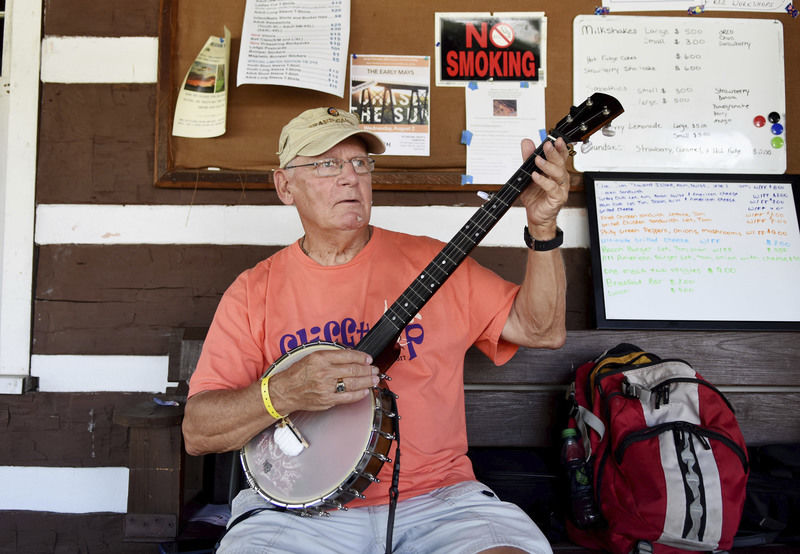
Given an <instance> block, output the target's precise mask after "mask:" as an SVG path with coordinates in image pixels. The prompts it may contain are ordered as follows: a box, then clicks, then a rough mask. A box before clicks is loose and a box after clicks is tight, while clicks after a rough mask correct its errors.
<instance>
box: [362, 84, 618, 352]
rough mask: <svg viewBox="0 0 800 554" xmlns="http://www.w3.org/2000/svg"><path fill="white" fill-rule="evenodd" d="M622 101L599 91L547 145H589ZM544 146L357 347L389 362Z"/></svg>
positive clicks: (522, 183) (523, 183)
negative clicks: (560, 141)
mask: <svg viewBox="0 0 800 554" xmlns="http://www.w3.org/2000/svg"><path fill="white" fill-rule="evenodd" d="M623 111H624V110H623V108H622V105H621V104H620V103H619V101H618V100H617V99H616V98H614V97H613V96H610V95H608V94H604V93H600V92H596V93H594V94H593V95H592V96H591V97H589V98H587V99H586V100H585V101H584V102H583V103H582V104H581V105H580V106H577V107H576V106H573V107H572V108H570V111H569V113H568V114H567V115H566V116H565V117H564V118H563V119H561V121H559V122H558V123H557V124H556V126H555V128H554V129H553V130H551V131H550V133H549V135H548V137H547V139H546V140H547V141H551V142H554V141H555V140H556V139H558V138H563V139H564V141H565V142H566V143H567V144H571V143H574V142H580V141H585V140H586V139H588V137H589V136H591V135H592V134H593V133H594V132H596V131H597V130H598V129H600V128H601V127H603V126H604V125H606V124H608V123H609V122H610V121H611V120H613V119H614V118H615V117H617V116H618V115H619V114H621V113H622V112H623ZM544 142H545V141H543V142H542V144H540V145H539V146H538V148H536V150H535V151H534V152H533V154H531V155H530V156H529V157H528V158H527V159H526V160H525V161H524V162H523V163H522V165H521V166H520V168H519V169H518V170H517V171H516V172H515V173H514V175H512V176H511V178H510V179H509V180H508V181H506V183H505V184H504V185H503V186H502V187H501V188H500V189H499V190H498V191H497V192H495V193H494V194H492V195H491V196H490V197H489V199H488V200H486V201H485V202H484V203H483V205H482V206H481V207H480V208H478V210H477V211H476V212H475V214H474V215H473V216H472V217H471V218H470V220H469V221H467V223H466V224H464V226H463V227H461V229H459V230H458V232H457V233H456V234H455V236H454V237H453V238H452V239H451V240H450V242H448V243H447V245H446V246H445V247H444V248H443V249H442V250H441V252H439V254H437V255H436V256H435V257H434V258H433V260H432V261H431V262H430V263H429V264H428V266H427V267H426V268H425V269H424V270H423V271H422V272H421V273H420V274H419V275H418V276H417V278H416V279H414V281H413V282H412V283H411V285H409V287H408V288H407V289H406V290H405V291H404V292H403V294H401V295H400V297H399V298H398V299H397V300H396V301H395V302H394V304H392V305H391V306H390V307H389V308H388V309H387V310H386V312H385V313H384V314H383V315H382V316H381V318H380V319H379V320H378V322H377V323H376V324H375V325H374V326H373V327H372V328H371V329H370V330H369V332H367V334H366V335H364V337H363V338H362V339H361V341H360V342H359V343H358V344H357V345H356V350H360V351H361V352H366V353H367V354H369V355H371V356H372V358H373V359H378V358H379V357H381V358H382V359H383V360H385V359H387V358H386V356H387V354H386V353H387V352H389V351H390V348H389V347H390V346H392V345H394V344H395V343H396V342H397V339H398V337H399V336H400V334H401V333H402V331H403V329H404V328H405V327H406V325H408V324H409V323H410V322H411V320H412V319H413V318H414V316H415V315H416V314H417V313H418V312H419V311H420V309H422V307H423V306H424V305H425V303H426V302H427V301H428V300H430V298H431V297H432V296H433V294H434V293H435V292H436V291H437V290H439V287H441V286H442V284H443V283H444V282H445V281H446V280H447V279H448V277H450V275H452V274H453V272H454V271H455V270H456V269H457V268H458V266H459V265H460V264H461V262H463V261H464V260H465V259H466V257H467V256H468V255H469V253H470V252H471V251H472V250H473V249H474V248H475V247H476V246H477V245H478V243H479V242H480V241H481V240H483V238H484V237H485V236H486V235H487V233H489V231H491V230H492V228H493V227H494V225H495V224H496V223H497V222H498V221H499V220H500V218H501V217H503V215H505V213H506V212H507V211H508V209H509V208H510V207H511V205H512V204H513V203H514V201H515V200H516V199H517V198H518V197H519V195H520V194H522V191H523V190H525V188H526V187H527V186H528V185H529V184H530V182H531V179H532V175H533V173H534V172H538V173H541V171H539V168H537V167H536V163H535V160H536V158H537V157H538V156H542V155H543V153H544V148H543V147H544Z"/></svg>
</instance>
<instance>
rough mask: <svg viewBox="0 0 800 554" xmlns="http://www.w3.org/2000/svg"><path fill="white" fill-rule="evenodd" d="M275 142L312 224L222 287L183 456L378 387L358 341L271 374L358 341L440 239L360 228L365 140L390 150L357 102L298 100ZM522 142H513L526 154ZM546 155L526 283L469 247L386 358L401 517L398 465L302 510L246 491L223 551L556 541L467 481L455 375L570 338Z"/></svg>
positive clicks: (534, 548)
mask: <svg viewBox="0 0 800 554" xmlns="http://www.w3.org/2000/svg"><path fill="white" fill-rule="evenodd" d="M279 142H280V143H279V152H278V154H279V158H280V168H279V169H276V170H275V173H274V181H275V189H276V191H277V194H278V197H279V198H280V200H281V201H282V202H283V203H284V204H287V205H292V206H295V208H296V209H297V213H298V215H299V216H300V221H301V223H302V226H303V230H304V232H305V234H304V235H303V236H302V237H300V238H299V240H297V242H295V243H293V244H292V245H290V246H288V247H286V248H284V249H282V250H280V251H279V252H277V253H276V254H274V255H273V256H271V257H270V258H268V259H266V260H264V261H262V262H261V263H259V264H257V265H256V266H255V267H253V268H251V269H249V270H247V271H245V272H244V273H242V274H241V275H240V276H239V277H238V278H237V279H236V281H235V282H234V283H233V284H232V285H231V287H230V288H229V289H228V290H227V291H226V293H225V295H224V296H223V298H222V300H221V302H220V305H219V308H218V309H217V313H216V315H215V317H214V321H213V323H212V325H211V328H210V329H209V332H208V336H207V338H206V340H205V343H204V348H203V353H202V355H201V358H200V361H199V363H198V367H197V369H196V371H195V373H194V375H193V377H192V380H191V383H190V392H189V400H188V402H187V404H186V414H185V419H184V423H183V433H184V437H185V440H186V450H187V452H189V453H190V454H193V455H199V454H204V453H210V452H225V451H229V450H234V449H238V448H241V447H242V446H243V445H245V444H247V443H248V441H250V440H251V439H252V438H253V437H254V436H256V435H258V434H259V433H261V432H262V431H263V430H264V429H266V428H268V427H269V426H272V425H274V424H275V423H276V422H279V421H283V420H284V418H286V416H290V415H291V414H293V413H295V412H315V411H324V410H329V409H331V408H333V407H336V406H340V405H345V404H353V403H357V402H359V401H362V400H363V399H364V398H365V397H366V396H368V395H371V394H373V390H374V389H375V387H376V386H378V385H379V381H380V379H381V378H382V377H383V374H382V373H381V370H379V369H378V367H376V366H377V362H376V361H375V360H374V359H373V356H371V355H370V354H368V353H367V352H364V351H361V350H359V349H358V348H355V349H352V348H347V349H345V348H342V349H339V348H331V349H321V350H315V351H314V352H312V353H311V354H309V355H307V356H304V357H302V358H300V359H298V360H297V361H296V362H295V363H293V364H292V365H291V366H290V367H288V368H287V369H284V370H282V371H280V372H276V373H270V374H269V375H265V372H267V370H268V369H269V368H270V365H271V364H273V362H275V361H276V360H277V359H279V358H281V356H284V354H286V353H287V352H288V351H290V350H291V349H292V348H293V347H295V346H297V345H301V344H304V343H313V342H315V341H330V342H338V343H343V344H349V345H352V344H353V343H354V342H357V340H358V337H360V336H363V335H364V332H366V330H368V329H369V328H370V325H371V324H374V323H375V322H376V321H378V320H379V319H380V318H381V316H382V314H383V313H384V312H385V311H386V309H387V306H389V305H390V304H392V302H393V301H395V300H396V299H397V297H398V296H399V295H400V294H401V293H402V292H403V290H404V289H405V288H406V287H407V286H408V285H409V283H412V282H413V281H414V279H415V278H417V277H418V275H419V273H420V271H421V270H422V269H423V268H425V267H426V265H427V264H428V263H429V262H430V261H431V260H432V259H433V258H434V256H436V255H437V253H438V252H439V251H440V250H441V249H442V246H443V245H442V243H440V242H438V241H436V240H433V239H431V238H428V237H420V236H413V235H410V234H403V233H397V232H391V231H388V230H385V229H381V228H378V227H374V226H372V225H370V212H371V208H372V188H371V183H372V180H371V172H372V170H373V168H374V165H375V162H374V160H373V159H372V158H370V157H369V153H375V154H380V153H383V152H384V150H385V147H384V145H383V143H382V142H381V140H380V139H379V138H378V137H377V136H376V135H374V134H372V133H369V132H366V131H363V130H361V129H360V128H359V126H358V120H357V118H356V117H355V116H353V115H352V114H350V113H346V112H341V111H339V110H337V109H335V108H316V109H311V110H307V111H305V112H303V113H302V114H300V115H298V116H297V117H295V118H294V119H293V120H291V121H290V122H289V123H288V124H287V125H286V126H285V127H284V128H283V131H282V133H281V136H280V140H279ZM533 151H534V147H533V143H532V142H531V141H529V140H527V139H526V140H524V141H523V143H522V153H523V156H524V157H525V158H527V157H528V156H530V155H531V154H532V153H533ZM543 152H544V156H540V157H538V158H537V159H536V166H537V168H538V169H539V170H540V171H541V173H539V172H535V173H534V174H533V182H532V184H531V185H530V186H529V187H528V188H527V189H526V190H525V191H524V192H523V193H522V195H521V196H520V198H521V201H522V203H523V204H524V206H525V210H526V213H527V219H528V226H527V227H526V228H525V235H526V236H525V238H526V243H527V244H528V246H529V247H530V249H529V250H527V267H526V272H525V275H524V279H523V281H522V284H521V285H515V284H513V283H510V282H508V281H506V280H504V279H501V278H500V277H499V276H497V275H496V274H494V273H493V272H491V271H489V270H487V269H486V268H484V267H482V266H480V265H479V264H478V263H477V262H475V261H474V260H473V259H472V258H469V257H467V258H466V259H465V260H464V261H463V263H462V264H461V265H460V266H458V268H457V269H455V270H454V271H453V272H452V274H451V275H449V279H448V280H447V281H446V282H445V283H444V284H442V285H441V288H439V289H438V291H437V292H436V294H435V295H434V296H433V297H432V298H431V299H430V301H429V302H427V303H426V304H425V305H424V307H422V309H421V310H420V311H419V313H418V314H415V315H414V318H413V323H411V324H409V325H407V327H406V328H405V330H404V331H403V332H401V333H399V339H398V341H397V344H398V345H399V346H400V347H401V349H400V355H399V358H398V360H397V361H396V362H395V363H394V365H393V366H392V367H391V370H389V371H388V373H389V375H390V376H391V378H392V381H391V383H390V385H391V389H392V391H393V392H394V393H395V394H396V395H397V400H396V406H397V410H398V412H399V414H400V416H401V418H402V419H401V421H402V424H401V426H402V440H403V446H402V469H400V470H399V480H398V481H396V485H397V489H399V502H397V505H396V512H395V511H394V505H393V504H394V503H393V502H390V492H391V491H390V489H391V487H392V472H393V469H394V467H393V466H394V463H393V462H392V461H388V462H386V463H385V464H383V467H382V468H381V471H380V473H379V475H378V476H377V477H378V478H379V482H376V483H373V484H371V485H369V486H368V487H367V488H366V491H364V496H366V498H355V499H354V500H353V501H352V502H349V503H348V504H347V506H346V507H347V508H348V509H347V510H332V511H330V512H329V515H328V517H296V512H294V511H292V510H288V511H287V510H281V509H275V506H273V505H272V504H274V503H270V502H267V500H265V499H264V498H262V496H261V495H259V494H257V493H256V492H255V491H253V490H251V489H248V490H244V491H242V492H241V493H240V494H239V495H238V496H237V498H236V499H235V501H234V504H233V514H232V515H233V517H232V518H231V521H232V523H231V524H229V529H228V532H227V534H226V535H225V537H224V538H223V540H222V542H221V546H220V551H221V552H237V553H238V552H268V551H269V552H295V553H296V552H309V553H312V552H313V553H318V552H373V551H376V552H379V551H381V550H382V546H381V545H383V543H384V542H386V539H387V534H388V536H389V537H390V539H392V537H393V539H392V540H389V541H388V542H389V543H390V544H389V545H388V548H394V549H395V551H396V552H426V553H427V552H447V553H452V552H549V551H550V547H549V545H548V543H547V540H546V539H545V537H544V536H543V534H542V533H541V531H540V530H539V529H538V528H537V527H536V525H535V524H534V523H533V522H532V521H531V520H530V518H528V517H527V515H526V514H525V513H524V512H523V511H522V510H520V509H519V508H518V507H517V506H515V505H513V504H510V503H506V502H502V501H501V500H500V499H498V498H497V497H496V496H495V495H494V493H492V491H490V490H489V489H488V488H487V487H486V486H485V485H483V484H481V483H478V482H476V481H475V477H474V474H473V472H472V467H471V464H470V461H469V459H468V458H467V456H466V451H467V434H466V427H465V415H464V394H463V379H462V377H463V363H464V355H465V353H466V351H467V349H469V348H470V347H471V346H473V345H475V346H477V347H478V348H479V349H480V350H482V351H483V352H484V353H485V354H486V355H487V356H489V357H490V358H491V359H492V360H493V361H494V362H495V363H496V364H498V365H499V364H502V363H505V362H506V361H508V360H509V359H510V358H511V357H512V356H513V354H514V353H515V352H516V349H517V346H518V345H522V346H526V347H545V348H558V347H560V346H561V345H562V344H563V342H564V340H565V336H566V331H565V324H564V318H565V287H566V284H565V276H564V267H563V263H562V259H561V254H560V252H559V251H558V249H557V246H559V245H560V243H561V231H560V230H559V229H558V228H557V227H556V216H557V214H558V213H559V210H560V209H561V207H562V206H563V205H564V203H565V201H566V199H567V194H568V189H569V185H568V173H567V170H566V167H565V164H566V159H567V146H566V145H565V144H564V141H563V140H562V139H559V140H558V141H556V142H555V143H550V142H548V143H546V144H545V145H544V147H543ZM281 426H283V424H281ZM276 429H277V427H276ZM300 448H302V447H300ZM301 456H302V454H301ZM393 456H394V452H392V453H391V455H390V456H389V458H392V457H393ZM321 469H322V468H320V470H321ZM390 507H391V509H390ZM390 513H391V514H392V516H391V517H389V514H390ZM387 519H388V520H389V521H390V522H391V521H392V520H393V523H390V525H389V526H388V527H387V525H386V522H387Z"/></svg>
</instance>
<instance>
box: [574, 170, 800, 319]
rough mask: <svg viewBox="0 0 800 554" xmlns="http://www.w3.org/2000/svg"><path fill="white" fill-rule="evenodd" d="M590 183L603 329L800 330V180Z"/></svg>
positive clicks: (629, 178) (668, 178)
mask: <svg viewBox="0 0 800 554" xmlns="http://www.w3.org/2000/svg"><path fill="white" fill-rule="evenodd" d="M584 179H585V182H586V193H587V206H588V208H589V210H588V211H589V223H590V225H589V229H590V235H591V246H592V277H593V283H594V288H595V304H596V307H597V322H598V327H600V328H603V327H607V328H613V327H653V328H670V327H690V328H759V327H769V328H774V327H789V328H800V286H798V285H800V227H799V226H798V219H797V203H798V198H797V195H798V183H800V178H798V177H797V176H770V175H759V176H747V177H732V176H725V175H675V174H660V175H659V174H639V173H599V174H594V173H587V174H585V175H584Z"/></svg>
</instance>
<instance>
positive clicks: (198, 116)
mask: <svg viewBox="0 0 800 554" xmlns="http://www.w3.org/2000/svg"><path fill="white" fill-rule="evenodd" d="M230 43H231V32H230V31H229V30H228V28H227V27H225V36H224V37H215V36H210V37H208V40H207V41H206V43H205V45H204V46H203V48H202V49H201V50H200V52H199V53H198V54H197V57H196V58H195V59H194V62H193V63H192V65H191V67H190V68H189V70H188V71H187V72H186V76H185V77H184V78H183V83H181V89H180V91H179V92H178V100H177V102H176V104H175V116H174V118H173V121H172V134H173V135H175V136H176V137H189V138H209V137H218V136H220V135H222V134H225V119H226V112H227V108H228V67H229V66H230V53H231V49H230Z"/></svg>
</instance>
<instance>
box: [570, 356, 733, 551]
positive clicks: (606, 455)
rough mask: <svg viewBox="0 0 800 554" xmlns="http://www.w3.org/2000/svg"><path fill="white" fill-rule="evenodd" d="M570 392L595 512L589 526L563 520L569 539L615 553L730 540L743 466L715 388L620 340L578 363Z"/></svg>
mask: <svg viewBox="0 0 800 554" xmlns="http://www.w3.org/2000/svg"><path fill="white" fill-rule="evenodd" d="M568 400H569V402H570V404H571V417H570V424H571V425H574V426H575V427H577V428H578V431H579V432H580V434H581V436H582V437H583V442H584V448H585V451H586V457H587V460H588V462H589V465H590V467H591V470H592V472H593V486H594V493H595V501H596V503H597V507H598V508H599V511H600V514H601V516H602V517H601V518H600V520H601V521H600V523H599V524H596V525H594V526H593V527H592V528H589V529H579V528H578V527H577V526H576V525H575V524H574V523H573V521H570V520H569V518H568V521H567V531H568V534H569V537H570V539H571V540H572V541H573V542H575V543H577V544H579V545H581V546H584V547H587V548H595V549H602V550H606V551H610V552H619V553H628V552H655V553H661V552H687V551H712V550H725V549H728V548H730V547H731V544H732V542H733V537H734V535H735V534H736V531H737V528H738V526H739V519H740V518H741V514H742V507H743V505H744V499H745V488H746V484H747V476H748V471H749V469H748V459H747V450H746V448H745V443H744V438H743V437H742V433H741V431H740V429H739V425H738V423H737V422H736V417H735V415H734V411H733V408H732V407H731V405H730V403H729V402H728V400H727V399H726V398H725V396H724V395H723V394H722V393H721V392H720V391H719V390H718V389H717V388H716V387H714V386H713V385H712V384H711V383H709V382H708V381H706V380H705V379H703V377H701V376H700V375H699V374H698V373H697V372H696V371H695V370H694V369H692V367H691V366H690V365H689V364H688V363H686V362H685V361H682V360H676V359H671V360H666V359H664V360H662V359H661V358H659V357H658V356H656V355H654V354H650V353H647V352H644V351H642V350H641V349H640V348H638V347H636V346H634V345H631V344H624V343H623V344H620V345H618V346H616V347H615V348H613V349H611V350H609V351H607V352H605V353H604V354H603V355H601V356H600V357H599V358H597V359H596V360H594V361H592V362H587V363H585V364H583V365H582V366H581V367H579V368H578V369H577V371H576V375H575V382H574V384H573V387H572V388H571V391H570V394H569V395H568Z"/></svg>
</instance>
